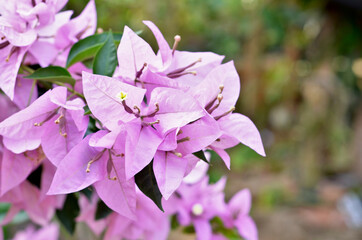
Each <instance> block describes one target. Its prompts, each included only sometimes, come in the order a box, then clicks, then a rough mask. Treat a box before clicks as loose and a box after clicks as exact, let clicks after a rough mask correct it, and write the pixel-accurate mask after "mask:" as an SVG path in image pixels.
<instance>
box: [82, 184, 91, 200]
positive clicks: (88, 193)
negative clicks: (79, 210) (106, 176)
mask: <svg viewBox="0 0 362 240" xmlns="http://www.w3.org/2000/svg"><path fill="white" fill-rule="evenodd" d="M79 192H80V193H82V194H83V195H84V196H86V198H87V199H88V201H91V200H92V194H93V191H92V188H91V187H87V188H84V189H83V190H80V191H79Z"/></svg>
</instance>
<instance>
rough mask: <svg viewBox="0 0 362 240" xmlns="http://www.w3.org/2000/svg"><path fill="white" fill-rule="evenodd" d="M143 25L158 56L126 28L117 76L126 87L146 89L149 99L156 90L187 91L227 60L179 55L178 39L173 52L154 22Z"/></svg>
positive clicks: (119, 51)
mask: <svg viewBox="0 0 362 240" xmlns="http://www.w3.org/2000/svg"><path fill="white" fill-rule="evenodd" d="M144 23H145V24H146V25H147V26H148V27H149V28H150V29H151V31H152V32H153V34H154V35H155V37H156V40H157V42H158V45H159V54H158V55H156V54H155V53H154V52H153V50H152V48H151V47H150V46H149V45H148V43H146V42H145V41H144V40H143V39H142V38H140V37H139V36H138V35H137V34H136V33H134V32H133V31H132V30H131V29H129V28H128V27H127V26H126V27H125V29H124V32H123V36H122V39H121V42H120V45H119V47H118V50H117V54H118V62H119V67H118V68H117V70H116V73H115V75H116V76H119V77H120V78H122V80H123V81H125V82H127V83H130V84H133V85H137V84H138V85H140V86H142V87H144V88H146V89H147V91H148V93H147V97H149V93H150V92H151V91H152V90H153V89H154V88H156V87H170V88H178V89H187V88H188V87H189V86H194V85H197V84H198V83H199V82H200V81H201V80H202V79H203V78H204V77H205V76H206V75H207V74H208V73H209V72H210V71H211V70H212V69H213V68H215V67H216V66H218V65H220V64H221V62H222V60H223V58H224V57H223V56H220V55H217V54H214V53H209V52H204V53H201V52H196V53H191V52H184V51H177V50H176V47H177V43H178V41H179V40H180V37H179V36H177V37H176V38H175V44H174V47H173V49H171V48H170V47H169V45H168V43H167V42H166V40H165V39H164V37H163V36H162V34H161V32H160V30H159V29H158V28H157V27H156V26H155V25H154V24H153V23H152V22H150V21H144Z"/></svg>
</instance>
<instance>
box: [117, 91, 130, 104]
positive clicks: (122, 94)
mask: <svg viewBox="0 0 362 240" xmlns="http://www.w3.org/2000/svg"><path fill="white" fill-rule="evenodd" d="M127 95H128V94H127V93H126V92H123V91H120V92H119V93H118V94H117V98H118V99H119V100H121V102H123V101H124V100H126V99H127Z"/></svg>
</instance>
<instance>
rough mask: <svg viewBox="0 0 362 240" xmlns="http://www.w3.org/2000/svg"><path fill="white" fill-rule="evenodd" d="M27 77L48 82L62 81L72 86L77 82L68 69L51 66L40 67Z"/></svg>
mask: <svg viewBox="0 0 362 240" xmlns="http://www.w3.org/2000/svg"><path fill="white" fill-rule="evenodd" d="M25 78H30V79H37V80H41V81H46V82H53V83H55V82H60V83H69V84H71V85H72V86H74V84H75V80H74V79H73V78H72V76H71V75H70V73H69V72H68V71H67V69H65V68H62V67H58V66H50V67H46V68H39V69H37V70H36V71H35V72H33V73H32V74H30V75H28V76H26V77H25Z"/></svg>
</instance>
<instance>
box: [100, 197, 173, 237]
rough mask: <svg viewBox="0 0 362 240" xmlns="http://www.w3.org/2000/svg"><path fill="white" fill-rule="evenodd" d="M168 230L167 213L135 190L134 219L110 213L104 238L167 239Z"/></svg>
mask: <svg viewBox="0 0 362 240" xmlns="http://www.w3.org/2000/svg"><path fill="white" fill-rule="evenodd" d="M169 231H170V222H169V218H168V215H167V214H165V213H163V212H161V211H160V210H159V209H158V208H157V207H156V205H155V204H154V203H153V202H152V201H151V200H150V199H149V198H147V197H146V196H145V195H143V194H142V193H140V192H137V207H136V220H130V219H127V218H124V217H123V216H122V215H119V214H117V213H112V214H111V215H110V216H109V218H108V228H107V231H106V234H105V237H104V239H105V240H115V239H132V240H133V239H134V240H136V239H147V240H162V239H167V236H168V233H169Z"/></svg>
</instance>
